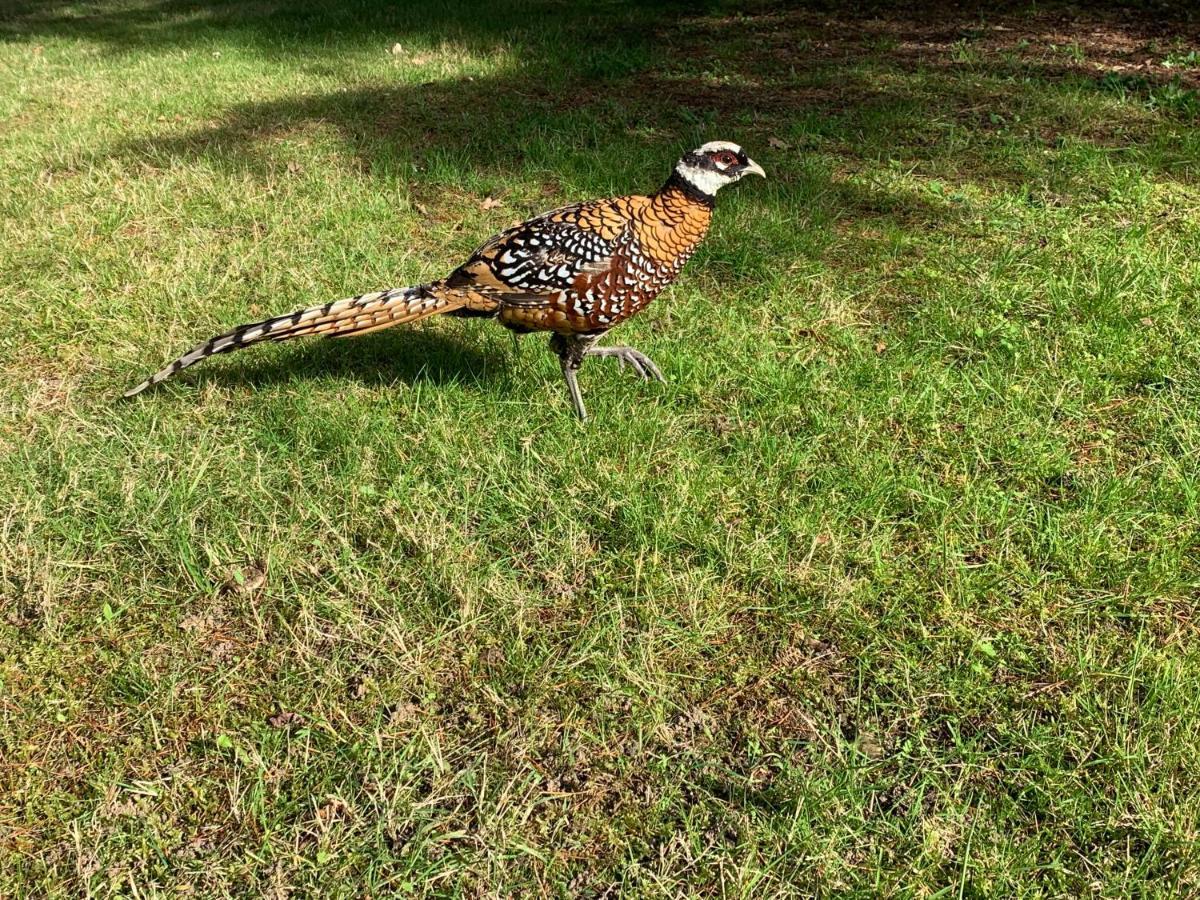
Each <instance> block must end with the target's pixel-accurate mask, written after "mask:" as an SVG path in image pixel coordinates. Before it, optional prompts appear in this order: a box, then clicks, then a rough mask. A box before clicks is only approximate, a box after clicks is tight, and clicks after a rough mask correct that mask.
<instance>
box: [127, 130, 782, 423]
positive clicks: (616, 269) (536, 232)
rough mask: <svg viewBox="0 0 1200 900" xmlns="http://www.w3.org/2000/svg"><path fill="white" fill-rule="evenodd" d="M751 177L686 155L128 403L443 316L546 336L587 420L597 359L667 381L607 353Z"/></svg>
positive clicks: (284, 321)
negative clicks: (614, 332)
mask: <svg viewBox="0 0 1200 900" xmlns="http://www.w3.org/2000/svg"><path fill="white" fill-rule="evenodd" d="M746 175H759V176H762V177H764V178H765V177H766V174H765V173H764V172H763V170H762V167H761V166H759V165H758V164H757V163H755V162H754V161H753V160H752V159H750V158H749V157H747V156H746V154H745V152H744V151H743V150H742V148H741V147H739V146H738V145H737V144H732V143H729V142H728V141H711V142H709V143H707V144H704V145H703V146H701V147H698V148H696V149H695V150H693V151H691V152H689V153H687V154H685V155H684V156H683V158H682V159H680V160H679V162H678V163H677V164H676V166H675V168H674V170H673V171H672V173H671V177H670V178H669V179H667V182H666V184H664V185H663V187H662V188H661V189H660V190H659V191H658V192H657V193H655V194H652V195H650V196H642V195H631V196H625V197H613V198H611V199H607V200H593V201H590V202H587V203H577V204H575V205H574V206H565V207H563V208H562V209H556V210H553V211H551V212H548V213H545V214H543V215H540V216H537V217H536V218H533V219H530V220H529V221H527V222H523V223H521V224H520V225H516V226H513V227H512V228H509V229H508V230H507V231H505V232H503V233H501V234H499V235H497V236H495V237H493V238H492V239H491V240H489V241H487V242H486V243H485V244H483V246H481V247H480V248H479V249H478V250H476V251H475V252H474V253H473V254H472V255H471V257H470V259H468V260H467V261H466V262H465V263H463V264H462V265H461V266H459V267H458V268H457V269H455V270H454V271H453V272H451V273H450V275H449V276H447V277H446V278H443V279H442V280H440V281H432V282H430V283H428V284H421V285H416V286H414V287H403V288H392V289H390V290H386V291H378V292H375V293H370V294H362V295H360V296H358V297H351V298H348V299H346V300H338V301H336V302H331V303H326V304H323V305H320V306H310V307H308V308H307V309H301V310H297V311H296V312H293V313H289V314H288V315H283V316H276V317H274V318H270V319H264V320H263V321H261V322H251V323H249V324H246V325H239V326H238V327H237V328H234V329H232V330H230V331H226V332H225V333H223V334H219V335H217V336H216V337H214V338H212V339H210V340H207V341H205V342H204V343H203V344H200V345H199V346H197V347H195V348H193V349H192V350H189V351H188V352H187V353H185V354H184V355H183V356H181V357H179V358H178V359H176V360H175V361H174V362H172V363H170V364H169V365H168V366H167V367H166V368H164V369H161V370H160V371H158V372H156V373H154V374H153V375H151V376H150V377H149V378H147V379H146V380H145V381H143V382H142V383H141V384H139V385H138V386H137V387H135V388H132V389H130V390H129V391H127V392H126V393H125V396H126V397H132V396H134V395H135V394H139V393H141V392H142V391H144V390H145V389H146V388H148V387H150V386H152V385H155V384H158V383H159V382H160V381H163V380H165V379H167V378H170V377H171V376H172V375H175V374H176V373H177V372H180V371H182V370H183V369H186V368H188V367H189V366H193V365H195V364H196V363H198V362H200V361H201V360H205V359H208V357H210V356H215V355H217V354H218V353H227V352H229V351H231V350H240V349H241V348H242V347H249V346H251V345H252V344H259V343H263V342H265V341H286V340H290V339H292V338H297V337H303V336H305V335H310V334H321V335H326V336H329V337H349V336H351V335H359V334H366V333H368V332H371V331H376V330H378V329H380V328H389V327H391V326H393V325H400V324H403V323H405V322H415V321H417V320H418V319H424V318H426V317H427V316H432V315H436V314H439V313H444V314H447V315H452V316H481V317H487V318H491V319H495V320H497V321H498V322H499V323H500V324H501V325H503V326H505V327H506V328H508V329H510V330H512V331H513V332H514V333H516V334H525V333H529V332H534V331H548V332H550V333H551V335H550V347H551V349H552V350H553V351H554V353H555V354H557V356H558V359H559V363H560V365H561V367H562V373H563V378H564V379H565V380H566V383H567V389H568V390H569V392H570V395H571V402H572V404H573V405H574V407H575V413H576V414H577V415H578V416H579V418H580V419H581V420H586V419H587V409H586V408H585V407H584V405H583V395H582V394H581V393H580V390H579V383H578V381H577V379H576V373H577V372H578V370H579V368H580V366H581V365H582V363H583V360H584V359H585V358H587V357H589V356H598V357H605V356H608V357H613V358H615V359H616V360H618V363H619V365H620V366H621V368H624V367H625V365H626V364H628V365H629V367H630V368H631V369H632V370H633V372H634V373H635V374H636V375H637V376H638V377H640V378H642V379H643V380H649V379H651V378H653V379H656V380H658V381H660V382H664V383H665V381H666V379H665V378H663V375H662V372H661V371H659V368H658V366H656V365H655V364H654V362H653V361H652V360H651V359H650V358H649V357H648V356H646V355H645V354H643V353H640V352H639V351H637V350H635V349H634V348H633V347H624V346H620V347H600V346H596V342H597V340H598V339H599V338H600V337H601V336H602V335H604V334H605V333H606V332H607V331H608V330H609V329H610V328H613V327H614V326H616V325H619V324H620V323H621V322H623V321H625V320H626V319H628V318H629V317H630V316H633V315H635V314H636V313H638V312H639V311H641V310H642V309H644V308H645V307H646V305H647V304H648V303H649V302H650V301H651V300H653V299H654V298H655V297H656V296H657V295H658V294H659V293H660V292H661V291H662V290H663V288H665V287H666V286H667V285H669V284H670V283H671V282H672V281H674V280H675V278H676V277H677V276H678V275H679V272H680V270H681V269H682V268H683V266H684V263H686V262H687V261H688V259H689V258H690V257H691V255H692V254H693V253H694V252H695V250H696V247H697V246H698V245H699V244H700V241H701V240H703V239H704V236H705V234H706V233H707V232H708V227H709V223H710V222H711V221H712V211H713V205H714V202H715V199H716V193H717V191H718V190H720V189H721V188H722V187H724V186H725V185H727V184H732V183H734V182H735V181H738V180H740V179H741V178H742V177H744V176H746Z"/></svg>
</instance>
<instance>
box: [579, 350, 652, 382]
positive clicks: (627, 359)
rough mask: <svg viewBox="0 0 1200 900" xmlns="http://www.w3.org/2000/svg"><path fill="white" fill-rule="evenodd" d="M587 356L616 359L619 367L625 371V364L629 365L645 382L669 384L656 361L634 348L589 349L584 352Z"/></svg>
mask: <svg viewBox="0 0 1200 900" xmlns="http://www.w3.org/2000/svg"><path fill="white" fill-rule="evenodd" d="M584 354H585V355H586V356H612V357H616V360H617V365H618V366H619V367H620V368H622V369H624V368H625V364H626V363H628V364H629V368H631V369H633V372H634V374H635V375H637V376H638V378H641V379H642V380H643V381H649V380H650V379H651V378H653V379H654V380H655V381H661V382H662V383H663V384H666V383H667V379H666V378H664V377H663V373H662V372H660V371H659V369H658V366H656V365H655V364H654V360H652V359H651V358H650V357H648V356H647V355H646V354H645V353H642V352H641V351H640V350H634V349H633V348H632V347H588V349H587V350H586V351H584Z"/></svg>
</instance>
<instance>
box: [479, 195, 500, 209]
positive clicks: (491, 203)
mask: <svg viewBox="0 0 1200 900" xmlns="http://www.w3.org/2000/svg"><path fill="white" fill-rule="evenodd" d="M503 205H504V201H503V200H497V199H496V198H495V197H487V198H485V199H484V201H483V202H482V203H480V204H479V208H480V209H495V208H496V207H497V206H503Z"/></svg>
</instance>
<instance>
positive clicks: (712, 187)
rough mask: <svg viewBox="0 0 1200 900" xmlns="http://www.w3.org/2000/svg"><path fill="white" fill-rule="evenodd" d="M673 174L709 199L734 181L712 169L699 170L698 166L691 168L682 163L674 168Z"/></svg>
mask: <svg viewBox="0 0 1200 900" xmlns="http://www.w3.org/2000/svg"><path fill="white" fill-rule="evenodd" d="M675 172H676V173H677V174H678V175H679V177H680V178H682V179H683V180H684V181H686V182H688V183H689V184H691V185H694V186H695V188H696V189H697V190H699V191H701V192H702V193H705V194H708V195H709V196H710V197H712V196H715V195H716V193H717V191H719V190H720V189H721V188H723V187H725V185H727V184H730V183H731V182H733V181H735V180H736V179H733V178H730V177H729V176H728V175H726V174H725V173H723V172H716V171H713V170H712V169H701V168H700V167H699V166H692V165H688V164H687V163H682V162H681V163H679V165H677V166H676V167H675Z"/></svg>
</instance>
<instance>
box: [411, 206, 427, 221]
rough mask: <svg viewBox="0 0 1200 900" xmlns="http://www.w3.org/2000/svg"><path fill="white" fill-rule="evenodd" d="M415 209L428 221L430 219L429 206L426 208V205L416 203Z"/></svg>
mask: <svg viewBox="0 0 1200 900" xmlns="http://www.w3.org/2000/svg"><path fill="white" fill-rule="evenodd" d="M413 209H415V210H416V211H417V212H419V213H420V214H421V215H423V216H424V217H425V218H427V219H428V218H429V208H428V207H427V206H425V204H424V203H414V204H413Z"/></svg>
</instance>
